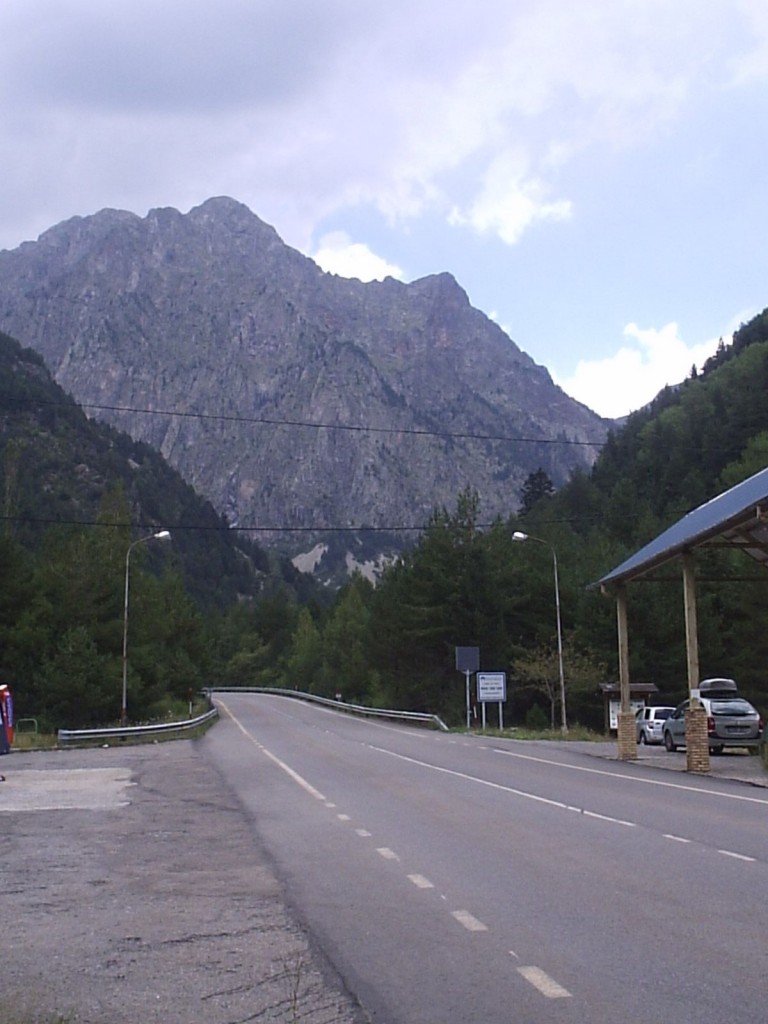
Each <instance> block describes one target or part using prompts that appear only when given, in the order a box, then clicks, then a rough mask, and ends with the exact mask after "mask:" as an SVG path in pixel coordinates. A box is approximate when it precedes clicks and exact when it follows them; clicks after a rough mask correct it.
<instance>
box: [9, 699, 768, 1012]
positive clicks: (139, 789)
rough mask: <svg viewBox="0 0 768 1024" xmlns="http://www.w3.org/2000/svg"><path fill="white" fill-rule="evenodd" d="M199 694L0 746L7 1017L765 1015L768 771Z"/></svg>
mask: <svg viewBox="0 0 768 1024" xmlns="http://www.w3.org/2000/svg"><path fill="white" fill-rule="evenodd" d="M223 704H224V707H222V712H223V714H222V720H221V721H220V722H219V724H218V725H217V726H216V727H215V728H214V729H212V730H211V731H210V732H209V733H208V734H207V735H206V736H205V737H204V739H202V740H200V741H195V742H189V741H183V742H176V743H167V744H157V745H153V746H150V747H113V748H109V749H104V750H89V751H65V752H57V753H49V754H31V753H30V754H19V753H14V754H12V755H11V756H9V757H7V758H2V759H0V772H2V773H4V774H5V775H6V776H7V781H6V782H5V783H2V784H0V853H2V857H3V871H2V874H1V876H0V877H2V894H1V895H0V907H2V909H3V911H4V913H3V922H2V931H1V932H0V965H1V966H2V986H1V988H0V1021H2V1022H3V1024H9V1022H14V1024H15V1022H16V1021H22V1020H30V1019H32V1020H35V1019H39V1020H49V1019H50V1016H49V1017H47V1018H46V1017H45V1014H48V1015H50V1014H52V1013H53V1012H54V1011H56V1012H58V1013H62V1014H65V1013H70V1014H71V1015H72V1016H71V1019H72V1021H73V1022H74V1021H79V1022H83V1024H96V1022H98V1024H138V1022H139V1021H142V1022H158V1024H160V1022H163V1024H197V1022H200V1021H206V1022H210V1024H235V1022H239V1021H250V1020H262V1021H286V1022H297V1021H302V1022H306V1024H345V1022H349V1024H354V1022H362V1021H364V1020H374V1021H382V1022H384V1021H386V1022H387V1024H405V1022H407V1024H422V1022H424V1024H426V1022H439V1024H452V1022H456V1024H466V1022H469V1021H476V1020H477V1021H484V1022H489V1024H496V1022H498V1024H501V1022H504V1024H510V1022H513V1024H526V1022H536V1024H547V1022H550V1021H558V1022H562V1021H565V1022H569V1021H579V1024H581V1022H583V1021H589V1022H590V1024H603V1022H605V1024H607V1022H608V1021H609V1020H610V1021H611V1024H614V1021H615V1020H617V1019H618V1020H622V1021H629V1022H634V1021H640V1020H642V1021H646V1020H647V1019H648V1017H649V1016H650V1017H652V1018H654V1019H656V1018H657V1017H669V1018H670V1019H671V1018H673V1017H674V1018H675V1019H676V1020H678V1021H682V1022H689V1024H710V1022H712V1024H715V1022H717V1024H721V1022H722V1021H723V1020H728V1021H730V1022H733V1024H741V1022H746V1021H750V1024H752V1022H754V1021H755V1020H762V1019H764V1018H765V1015H766V1006H768V988H767V983H766V974H767V972H766V966H768V963H767V960H768V957H767V956H766V953H765V952H764V950H765V948H766V944H765V940H764V933H765V922H764V920H763V916H764V915H763V914H762V907H763V904H764V903H765V894H766V891H768V890H767V884H768V870H767V868H768V830H766V811H767V810H768V792H765V791H763V790H761V789H760V788H757V786H747V785H744V784H743V783H741V784H740V783H736V782H733V781H731V780H729V779H721V778H717V777H712V778H694V777H691V776H688V775H684V774H682V773H681V772H680V771H679V769H680V768H681V767H684V763H685V755H666V753H665V752H663V751H655V750H653V751H642V760H641V761H640V762H638V763H632V764H629V765H628V764H622V763H619V762H616V761H615V760H612V759H611V753H612V751H611V747H610V745H600V748H599V749H600V752H601V753H603V754H604V755H607V756H605V757H603V758H600V757H595V756H594V753H595V751H596V749H597V748H595V747H591V748H589V750H588V751H587V750H582V749H580V746H579V745H571V744H557V743H555V744H544V743H542V744H531V743H515V742H509V741H495V742H494V741H491V740H487V739H483V738H481V737H478V736H474V737H462V736H455V735H451V736H446V735H442V734H437V733H431V732H424V731H419V730H411V729H401V728H398V727H393V726H391V725H388V724H381V723H375V722H367V721H360V720H358V719H355V718H352V717H351V716H344V715H338V714H333V713H329V712H327V711H324V710H321V709H319V708H316V707H311V706H307V705H304V704H301V703H298V702H294V701H289V700H285V699H280V698H274V697H266V696H256V695H252V696H233V695H227V696H225V697H224V699H223ZM226 709H228V710H229V713H227V710H226ZM715 762H716V764H715ZM713 765H714V766H715V768H716V769H717V771H718V772H724V771H726V770H729V771H730V772H731V773H732V774H738V772H739V770H741V771H742V772H743V773H745V774H746V775H748V770H751V769H754V768H757V769H759V767H760V766H759V764H758V763H757V760H756V759H754V758H751V759H746V760H743V759H742V760H739V759H738V757H736V758H730V759H729V758H718V759H713ZM661 766H663V768H664V769H666V770H660V767H661ZM723 766H724V767H723ZM669 769H672V770H671V771H670V770H669ZM754 781H755V782H757V781H762V779H757V778H755V780H754Z"/></svg>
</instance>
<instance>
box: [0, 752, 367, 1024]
mask: <svg viewBox="0 0 768 1024" xmlns="http://www.w3.org/2000/svg"><path fill="white" fill-rule="evenodd" d="M204 742H205V741H204V739H203V740H201V741H190V740H181V741H176V742H169V743H160V744H153V745H150V746H122V747H120V746H115V747H110V748H107V749H91V750H65V751H50V752H23V753H22V752H13V753H11V754H10V755H8V756H6V757H3V758H2V763H0V769H2V774H3V775H5V776H6V781H5V782H2V783H0V855H1V856H2V863H3V871H2V887H1V888H2V901H1V903H0V905H2V907H3V910H4V914H3V921H2V940H0V963H2V978H3V981H2V989H3V992H2V996H0V1000H1V1001H2V1007H3V1012H2V1019H3V1021H4V1024H5V1022H8V1024H16V1022H18V1024H22V1022H23V1024H30V1022H35V1024H36V1022H38V1021H40V1022H45V1024H49V1022H53V1021H55V1020H58V1019H59V1017H63V1018H64V1019H65V1020H67V1021H68V1022H70V1021H71V1022H72V1024H74V1022H77V1024H138V1022H142V1024H161V1022H162V1024H199V1022H200V1021H205V1022H206V1024H241V1022H242V1024H244V1022H246V1021H254V1022H263V1021H267V1022H272V1021H280V1022H290V1024H295V1022H299V1021H300V1022H302V1024H362V1022H363V1021H365V1020H366V1019H367V1018H366V1017H365V1015H364V1014H363V1013H362V1011H361V1010H360V1008H359V1007H358V1006H357V1004H356V1003H355V1001H354V999H353V998H352V997H351V996H350V995H349V994H348V993H346V992H345V990H344V987H343V984H342V982H341V979H340V978H339V977H338V976H337V975H336V974H335V973H334V972H333V970H332V968H331V967H330V965H329V964H328V963H327V962H326V961H325V960H324V958H323V955H322V952H321V951H320V950H318V949H317V948H316V947H315V946H314V945H313V942H312V939H311V936H309V935H308V934H307V933H306V932H305V931H304V930H303V929H302V927H301V925H300V923H299V922H298V921H297V920H295V918H294V917H293V916H292V913H291V910H290V908H289V900H288V894H286V893H285V892H284V891H283V890H282V888H281V885H280V883H279V881H278V880H277V877H276V875H275V873H274V871H273V869H272V867H271V866H270V864H269V861H268V858H267V856H266V854H265V853H264V851H263V850H262V849H261V848H260V846H259V842H258V836H257V835H256V833H255V831H254V830H253V828H252V826H251V823H250V822H249V821H248V818H247V817H246V815H245V813H244V811H243V809H242V808H241V806H240V805H239V804H238V803H237V801H236V799H235V798H234V796H233V795H232V793H231V791H230V790H229V788H228V786H227V783H226V780H225V779H223V778H222V777H221V776H219V775H218V774H217V772H216V771H215V769H213V768H212V767H211V766H210V765H209V764H208V762H207V760H206V758H205V747H204ZM68 777H69V778H70V780H71V779H76V781H77V785H76V786H67V785H64V786H62V783H66V782H67V778H68ZM62 789H63V790H65V791H67V790H68V791H70V792H72V791H74V790H77V794H78V795H77V796H76V797H71V798H70V800H69V804H70V806H67V804H66V802H64V803H62V798H61V795H60V794H61V792H62ZM51 794H53V795H52V796H51ZM57 801H58V802H57ZM72 804H74V806H72Z"/></svg>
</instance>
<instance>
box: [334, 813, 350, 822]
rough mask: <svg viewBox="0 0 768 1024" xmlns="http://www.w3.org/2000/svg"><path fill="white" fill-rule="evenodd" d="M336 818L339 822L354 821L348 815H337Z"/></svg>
mask: <svg viewBox="0 0 768 1024" xmlns="http://www.w3.org/2000/svg"><path fill="white" fill-rule="evenodd" d="M336 817H337V818H338V819H339V821H352V819H351V818H350V816H349V815H348V814H337V815H336Z"/></svg>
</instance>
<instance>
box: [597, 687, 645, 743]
mask: <svg viewBox="0 0 768 1024" xmlns="http://www.w3.org/2000/svg"><path fill="white" fill-rule="evenodd" d="M600 692H601V693H602V695H603V709H604V716H603V717H604V726H603V728H604V729H605V732H606V733H611V732H618V730H619V712H620V711H621V683H600ZM658 692H659V688H658V686H657V685H656V684H655V683H630V684H629V707H630V710H631V711H632V713H633V714H634V712H635V711H638V710H639V709H640V708H644V707H645V706H646V704H648V702H649V699H652V698H653V697H655V695H656V694H657V693H658Z"/></svg>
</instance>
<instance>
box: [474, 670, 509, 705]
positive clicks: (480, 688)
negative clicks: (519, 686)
mask: <svg viewBox="0 0 768 1024" xmlns="http://www.w3.org/2000/svg"><path fill="white" fill-rule="evenodd" d="M477 699H478V702H479V703H481V704H485V703H490V702H492V701H502V700H506V699H507V673H506V672H478V673H477Z"/></svg>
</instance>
